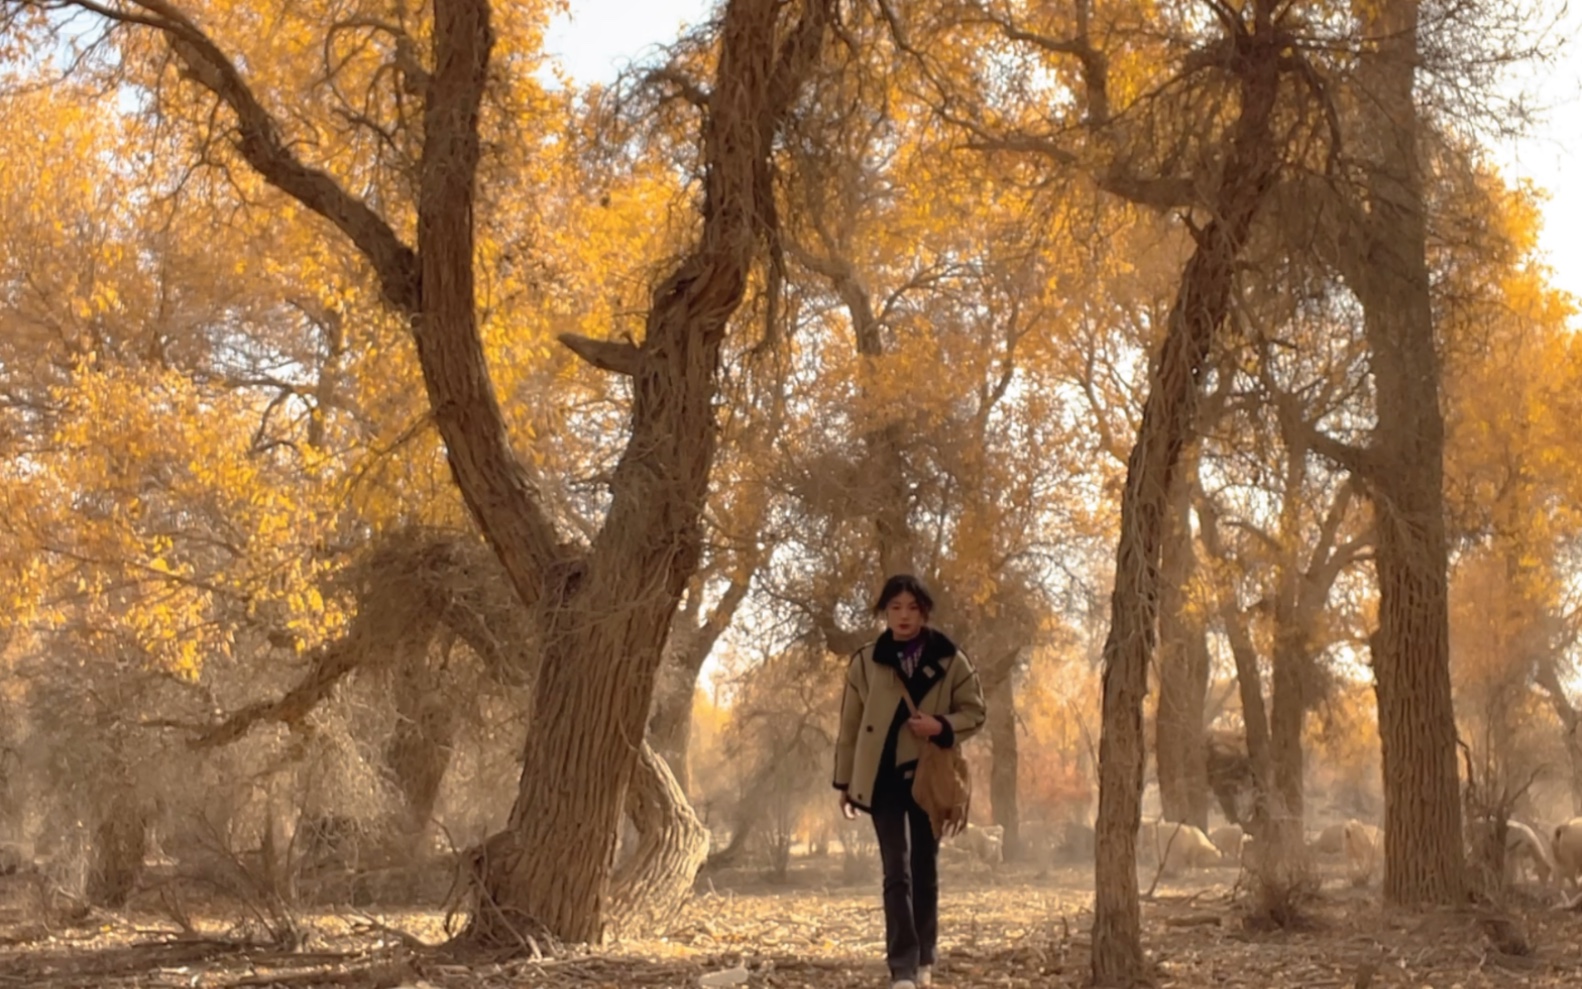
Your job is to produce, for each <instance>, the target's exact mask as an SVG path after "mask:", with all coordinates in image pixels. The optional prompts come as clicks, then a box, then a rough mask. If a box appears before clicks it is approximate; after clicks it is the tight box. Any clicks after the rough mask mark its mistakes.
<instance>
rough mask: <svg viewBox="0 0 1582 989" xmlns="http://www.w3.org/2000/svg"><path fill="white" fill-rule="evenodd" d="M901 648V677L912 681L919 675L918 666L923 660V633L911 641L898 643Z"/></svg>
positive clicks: (919, 633)
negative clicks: (913, 677) (914, 676)
mask: <svg viewBox="0 0 1582 989" xmlns="http://www.w3.org/2000/svg"><path fill="white" fill-rule="evenodd" d="M898 645H899V646H900V650H901V654H900V666H901V675H902V676H904V677H906V678H908V679H911V677H912V676H913V675H914V674H916V673H917V664H918V663H919V662H920V661H922V659H923V633H922V632H918V633H917V635H915V636H913V637H912V638H911V640H910V641H907V642H901V643H898Z"/></svg>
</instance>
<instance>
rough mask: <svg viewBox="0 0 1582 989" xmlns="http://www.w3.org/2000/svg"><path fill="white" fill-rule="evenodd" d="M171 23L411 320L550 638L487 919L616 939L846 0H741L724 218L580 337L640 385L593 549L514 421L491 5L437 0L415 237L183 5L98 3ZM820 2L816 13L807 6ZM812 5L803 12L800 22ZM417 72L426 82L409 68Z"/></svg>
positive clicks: (462, 468)
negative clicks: (635, 299)
mask: <svg viewBox="0 0 1582 989" xmlns="http://www.w3.org/2000/svg"><path fill="white" fill-rule="evenodd" d="M81 6H82V7H83V8H84V9H90V10H92V11H93V12H95V13H96V14H98V15H100V16H103V17H106V18H108V19H111V20H114V21H118V22H121V23H124V24H128V25H136V26H138V27H144V28H148V29H152V30H155V31H157V32H159V33H160V34H161V35H163V37H164V38H165V39H166V40H167V41H168V42H169V44H170V46H171V51H172V53H173V55H174V56H175V57H176V58H177V59H178V60H179V61H180V62H181V63H182V66H183V77H184V78H186V79H190V80H191V81H192V82H193V83H194V84H196V85H198V86H201V87H203V88H205V89H207V90H208V91H210V92H211V93H213V94H214V95H215V96H216V97H217V98H218V99H219V100H221V101H222V102H223V103H224V105H225V106H226V107H227V108H228V109H229V111H230V113H231V114H232V115H233V116H234V125H235V133H236V139H235V142H234V146H235V149H236V152H237V154H239V155H240V156H241V157H242V159H244V160H245V161H246V162H247V163H248V164H249V165H251V166H252V167H253V168H255V169H256V170H257V171H258V173H259V174H260V175H261V176H262V177H263V178H264V179H265V180H266V181H267V182H269V183H270V184H271V185H273V186H275V187H276V188H278V189H280V190H281V191H282V192H284V193H285V194H286V195H288V196H290V197H292V198H294V199H296V200H297V201H298V202H300V203H302V204H303V205H304V206H305V207H307V208H308V209H310V210H312V211H314V212H316V213H317V214H319V215H320V216H322V217H323V218H324V219H325V220H327V221H328V222H329V223H331V224H332V225H333V226H335V227H336V228H338V229H339V230H340V231H341V232H342V233H343V234H344V235H345V236H346V237H347V238H348V239H349V240H350V241H351V242H352V243H353V244H354V245H355V246H356V247H357V249H358V250H359V251H360V252H361V253H362V254H363V256H364V257H365V258H366V259H367V261H368V263H369V265H370V266H371V267H372V269H373V272H374V274H375V276H376V277H377V279H378V282H379V286H380V290H381V292H382V294H383V295H384V297H385V299H386V300H387V301H388V302H389V303H390V305H391V306H392V308H394V309H395V310H396V311H397V312H399V313H401V314H402V315H403V316H404V317H406V318H408V319H409V320H410V323H411V329H412V337H413V341H414V343H415V345H416V349H417V355H418V361H419V364H420V365H421V367H422V371H423V380H424V384H425V386H426V388H427V391H428V398H429V405H430V407H431V410H432V412H433V418H434V423H435V425H436V427H437V429H438V431H439V433H440V435H441V437H442V438H443V439H444V442H445V448H446V454H447V458H448V462H449V465H450V468H451V472H452V474H453V475H454V476H455V479H456V482H457V486H458V488H459V489H460V491H461V494H462V497H463V500H464V501H465V502H466V504H467V507H468V509H469V511H470V512H471V514H472V516H473V517H474V519H476V521H477V522H478V525H479V528H480V529H481V530H482V532H483V535H484V537H485V538H486V539H487V541H488V542H489V544H490V546H491V547H492V548H493V550H494V552H495V554H496V555H497V556H498V557H499V559H500V562H501V564H502V565H503V566H504V567H505V570H506V572H507V573H508V574H509V575H510V578H511V583H512V586H513V587H514V588H515V589H516V591H517V592H518V594H519V595H520V596H521V598H522V600H523V602H524V603H525V604H526V605H527V606H528V607H530V608H537V609H538V611H539V612H540V616H541V627H542V629H543V630H544V646H543V669H542V671H541V683H540V689H539V690H538V691H537V692H536V694H535V704H534V714H535V717H534V719H533V735H532V738H531V739H530V741H529V745H528V750H527V752H526V755H525V757H524V760H523V763H524V769H523V777H522V784H521V788H520V791H519V793H518V798H517V803H516V807H515V808H514V810H513V813H512V815H511V820H510V824H509V828H510V830H509V831H508V832H506V833H505V835H504V836H503V837H501V836H496V838H494V839H491V840H490V841H489V842H486V843H485V845H486V849H485V850H486V852H487V851H495V852H504V853H505V854H494V855H488V854H486V855H485V856H484V861H483V862H482V863H480V865H481V866H482V867H483V869H484V872H485V875H484V877H483V883H482V888H481V890H480V894H481V896H480V902H482V903H485V904H488V906H489V909H486V910H481V911H479V912H477V913H475V914H474V916H473V918H472V926H471V928H470V931H471V934H472V935H473V936H474V937H477V938H480V939H482V940H485V941H490V940H496V941H503V942H504V943H508V944H512V945H522V944H524V943H525V942H524V940H523V938H522V937H521V934H522V932H523V929H524V928H525V927H528V926H533V925H538V926H540V927H542V928H545V929H547V930H549V931H550V932H552V933H553V934H555V935H557V936H559V937H561V938H564V939H567V940H573V941H592V940H598V938H599V936H600V933H601V931H602V927H603V923H604V914H603V909H604V905H605V902H606V899H607V895H606V894H607V889H606V887H607V884H608V880H609V874H610V859H611V852H612V851H613V848H614V840H615V832H616V827H617V824H618V820H619V816H620V813H621V810H622V808H623V806H624V801H625V792H626V787H627V784H628V782H629V780H630V777H631V774H632V770H633V767H634V765H635V763H636V760H637V747H636V741H637V740H638V739H640V738H641V737H642V734H643V728H644V724H645V722H646V720H647V717H648V712H649V704H650V700H651V693H652V690H653V681H654V674H655V672H656V670H657V668H658V664H659V659H660V651H661V646H662V644H663V642H664V640H665V635H666V630H667V626H668V623H669V621H670V618H671V616H672V614H673V612H674V610H675V606H676V601H677V598H678V597H679V595H680V593H681V588H682V587H683V586H684V584H685V581H686V579H687V578H688V577H689V576H690V575H691V573H692V571H693V570H694V569H695V568H696V566H697V557H698V526H699V518H700V516H701V513H702V510H703V503H704V496H705V494H706V492H707V485H708V474H709V468H710V465H711V463H712V459H713V454H714V445H715V432H716V426H715V422H714V417H713V409H712V403H713V402H714V399H715V396H716V392H717V387H718V376H717V372H718V364H719V356H720V351H721V345H722V341H723V339H724V335H725V330H726V326H727V323H728V321H729V320H730V318H731V316H732V314H733V313H734V312H735V311H736V309H737V307H738V306H739V304H740V302H741V300H742V297H743V295H744V293H745V289H746V285H747V280H748V273H749V271H750V269H751V268H752V266H753V264H754V263H755V262H756V260H757V258H758V256H759V254H760V248H761V246H762V244H763V242H764V237H765V234H766V227H767V226H768V225H770V224H772V222H773V215H774V190H773V174H772V168H771V157H772V154H773V150H774V143H775V138H776V135H777V133H778V131H779V128H780V125H781V123H782V122H783V120H784V118H785V115H786V113H787V112H788V110H789V109H790V107H791V105H792V104H793V103H794V102H795V100H796V99H797V97H798V95H799V94H800V92H801V90H802V87H803V84H804V82H805V81H806V79H807V77H808V75H809V73H810V72H811V69H812V67H813V65H814V64H815V63H816V61H817V58H818V55H819V52H820V50H821V48H822V45H823V39H824V35H825V33H826V31H825V29H826V27H827V25H828V23H829V21H830V18H831V16H832V14H833V8H834V0H804V3H802V4H801V5H800V6H798V7H793V6H792V5H790V4H786V3H782V2H780V0H730V2H728V3H727V4H726V7H725V11H724V13H723V16H722V18H721V31H720V37H721V42H720V44H721V50H720V57H719V60H718V62H717V66H716V72H715V82H714V85H713V87H712V89H711V90H710V95H709V99H708V101H707V102H708V106H707V108H706V110H705V113H706V116H707V122H706V124H705V127H704V133H703V142H702V143H703V152H702V159H703V163H704V175H703V181H702V187H703V206H702V222H701V225H700V229H699V231H698V237H697V240H696V242H695V243H694V244H693V245H691V248H690V249H689V251H688V252H687V253H686V255H685V256H684V258H683V260H682V261H681V262H680V264H679V265H678V266H677V268H676V269H675V270H674V272H673V273H672V274H671V276H670V277H669V278H667V279H666V280H665V281H664V282H663V283H662V284H661V285H660V286H659V287H658V288H657V290H656V291H655V293H654V296H653V306H652V309H651V311H650V314H649V319H648V324H647V327H646V333H645V336H644V339H643V341H642V343H641V344H640V345H627V344H618V343H612V342H609V341H593V340H588V339H586V338H581V337H575V336H569V335H568V336H565V337H563V338H562V340H563V342H565V343H566V344H567V346H568V347H570V348H571V349H573V350H574V351H576V352H577V353H578V354H579V355H580V356H582V357H584V358H585V359H587V360H589V361H590V362H592V363H594V364H595V365H596V366H598V367H600V368H603V369H605V370H608V371H611V372H614V373H619V374H623V375H626V376H628V377H630V378H631V379H632V380H631V393H632V396H633V400H632V418H631V434H630V437H629V440H628V443H627V446H626V449H625V451H624V453H623V455H622V457H621V460H620V463H619V464H618V466H617V467H616V469H615V472H614V477H613V480H612V483H611V492H610V506H609V509H608V513H607V515H606V519H605V522H604V525H603V526H602V527H601V529H600V532H599V534H598V536H597V537H596V538H595V539H594V542H593V545H592V546H591V547H590V549H589V552H588V554H587V558H586V559H585V560H582V561H575V562H574V561H573V559H572V558H573V557H575V556H576V555H577V554H576V552H575V550H574V549H573V548H571V547H569V546H567V545H565V544H563V543H562V541H561V538H560V533H559V532H558V530H557V527H556V524H555V522H554V520H553V519H552V518H551V516H550V514H549V513H548V512H547V511H546V510H545V508H544V505H543V501H542V498H541V497H540V496H539V494H538V492H537V490H536V489H535V486H534V482H533V479H532V476H531V474H530V473H529V472H528V471H527V470H526V469H525V468H524V467H523V465H522V464H521V462H520V461H519V460H518V459H517V457H516V455H515V453H514V451H513V449H512V445H511V441H510V438H509V436H508V435H507V432H506V428H505V420H504V416H503V415H502V414H501V410H500V405H499V401H498V398H497V396H496V394H495V391H494V386H493V383H492V381H491V379H490V375H489V369H488V363H487V361H486V359H485V355H484V350H483V344H482V340H481V337H480V335H479V328H478V304H477V293H476V290H475V289H476V278H475V272H474V264H475V260H476V257H475V254H476V252H475V247H476V244H475V231H474V226H473V224H474V212H475V208H476V191H477V190H476V184H477V174H478V163H479V160H480V151H481V142H480V137H479V132H478V126H479V119H480V115H481V110H482V102H483V93H484V89H485V87H486V85H487V83H488V80H489V77H490V64H489V63H490V51H491V49H492V47H493V32H492V29H491V27H490V9H491V8H490V3H489V0H433V3H432V4H431V5H429V6H430V8H431V9H432V11H433V22H432V41H431V44H432V55H433V57H432V68H431V70H430V71H429V72H428V74H427V77H426V78H424V79H423V80H422V85H421V87H420V88H421V92H422V103H423V116H422V140H423V147H422V154H421V159H420V161H419V163H418V168H417V183H416V184H417V203H416V220H417V222H416V233H417V243H416V246H415V247H413V246H410V245H408V244H406V243H405V242H403V241H402V239H401V237H400V236H399V235H398V234H397V233H396V231H395V229H394V227H393V226H392V224H391V222H390V221H389V220H387V219H386V218H385V217H383V216H381V215H380V214H379V213H378V212H377V211H376V210H375V208H374V207H373V206H372V205H370V203H369V202H366V201H364V200H362V199H359V198H358V197H357V196H355V195H353V194H352V193H350V192H348V191H347V190H346V189H345V188H344V187H343V186H342V185H341V184H340V182H339V181H337V179H336V178H335V177H334V176H332V175H331V174H329V173H327V172H324V171H322V170H319V169H316V168H314V167H312V166H310V165H308V164H306V163H305V162H303V161H302V160H301V159H299V158H298V157H297V156H296V152H295V150H294V148H293V147H292V146H291V144H290V143H288V142H287V141H286V140H285V139H284V138H283V136H282V135H283V134H284V133H286V131H285V129H284V128H282V127H281V126H280V124H279V122H278V121H277V120H275V119H274V118H273V117H272V116H271V114H270V111H269V109H268V108H267V107H266V106H265V105H264V104H263V103H262V102H261V101H260V100H259V99H258V97H257V95H256V94H255V93H254V92H253V91H252V90H251V88H250V86H249V84H248V81H247V77H246V75H245V74H244V72H243V70H242V69H241V68H239V67H238V64H237V62H236V60H234V59H232V58H230V57H228V56H227V54H226V53H225V51H224V50H223V49H222V48H220V47H219V46H218V45H217V44H216V43H215V42H214V41H213V39H211V38H210V37H208V36H207V35H206V34H205V33H204V32H203V30H202V28H201V27H200V26H199V25H198V24H197V23H196V22H195V21H193V20H192V19H191V18H190V17H187V16H186V15H184V14H182V13H181V12H180V11H179V10H178V9H176V8H175V7H174V6H173V5H166V4H155V5H145V6H143V7H140V8H138V11H137V14H136V16H135V17H134V16H133V15H131V14H129V13H127V12H126V11H123V10H119V9H116V8H114V7H111V6H104V5H97V4H87V3H83V4H82V5H81ZM798 11H799V13H798ZM792 18H795V20H794V22H792V21H791V19H792ZM409 81H410V80H409Z"/></svg>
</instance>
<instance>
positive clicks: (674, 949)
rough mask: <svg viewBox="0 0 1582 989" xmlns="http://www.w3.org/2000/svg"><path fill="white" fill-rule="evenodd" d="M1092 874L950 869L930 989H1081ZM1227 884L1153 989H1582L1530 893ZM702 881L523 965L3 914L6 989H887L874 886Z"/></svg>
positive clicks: (1166, 890) (387, 941)
mask: <svg viewBox="0 0 1582 989" xmlns="http://www.w3.org/2000/svg"><path fill="white" fill-rule="evenodd" d="M826 871H828V870H826ZM1091 875H1092V873H1091V871H1090V870H1083V869H1065V870H1055V871H1052V872H1051V871H1048V870H1044V871H1034V870H1032V869H1023V868H1018V867H1011V866H1006V867H1002V868H1000V869H997V870H993V871H992V872H991V871H990V870H987V869H982V870H973V869H970V868H957V869H950V868H946V869H945V871H944V877H943V881H942V892H941V904H940V908H941V934H940V964H939V966H938V968H937V975H936V979H935V984H936V985H938V986H940V987H942V989H950V987H960V989H989V987H995V989H1022V987H1034V986H1038V987H1047V986H1073V987H1075V986H1082V985H1085V984H1086V982H1087V980H1088V951H1089V931H1090V928H1091V925H1092V913H1091V909H1092V892H1091V889H1092V887H1091ZM1235 878H1236V877H1235V872H1234V870H1231V869H1208V870H1201V871H1199V872H1195V873H1188V874H1183V875H1181V876H1177V877H1174V879H1173V880H1167V881H1166V882H1163V883H1161V884H1160V887H1159V890H1158V892H1157V893H1156V895H1155V896H1154V897H1153V898H1152V899H1150V900H1145V901H1144V903H1143V907H1142V911H1143V929H1144V947H1145V949H1146V950H1147V951H1148V954H1149V957H1150V960H1151V962H1152V964H1153V966H1154V977H1155V982H1156V984H1157V985H1158V986H1160V987H1161V989H1169V987H1180V989H1199V987H1202V989H1207V987H1211V986H1213V987H1219V986H1228V987H1232V989H1240V987H1245V989H1267V987H1270V986H1279V987H1285V986H1290V987H1303V989H1384V987H1391V989H1394V987H1402V989H1485V987H1516V986H1521V987H1533V989H1550V987H1554V989H1559V987H1562V986H1564V987H1574V986H1577V985H1582V913H1578V912H1576V911H1572V910H1563V909H1560V908H1558V907H1557V906H1555V905H1552V904H1551V903H1546V902H1543V900H1542V898H1541V897H1534V896H1520V895H1518V896H1517V897H1515V898H1513V899H1514V901H1515V902H1514V903H1513V904H1512V905H1508V906H1507V907H1505V908H1503V909H1501V910H1492V909H1490V908H1472V907H1468V908H1465V909H1460V910H1448V909H1446V910H1429V911H1422V912H1407V911H1398V910H1390V909H1386V908H1384V907H1382V906H1381V905H1380V903H1379V899H1378V895H1377V890H1376V889H1374V890H1368V889H1360V890H1359V889H1355V888H1352V887H1350V886H1349V885H1348V884H1346V883H1345V882H1344V881H1343V880H1342V879H1340V878H1337V877H1330V878H1329V880H1328V881H1326V882H1325V883H1324V885H1323V889H1322V891H1321V892H1320V894H1319V896H1318V898H1317V899H1316V900H1315V901H1314V902H1312V903H1310V904H1308V906H1307V911H1306V916H1307V919H1308V923H1306V924H1305V925H1303V927H1302V928H1301V929H1297V930H1290V931H1281V930H1264V929H1260V928H1259V927H1258V926H1257V925H1254V924H1250V923H1248V922H1247V918H1246V914H1245V910H1244V908H1243V907H1242V905H1241V904H1240V902H1239V900H1238V899H1237V897H1236V896H1235V891H1234V889H1233V887H1234V883H1235ZM707 885H708V886H709V888H708V889H706V890H705V891H704V892H700V893H699V894H698V895H696V896H695V897H694V898H693V900H692V901H691V902H690V903H689V904H688V905H687V906H686V907H685V908H684V910H683V911H682V912H681V914H680V915H679V916H678V917H676V918H675V919H674V920H673V921H672V922H671V923H670V924H669V925H667V927H666V928H665V929H664V930H662V931H658V932H655V933H654V934H653V935H651V936H649V937H644V938H637V939H629V940H625V941H620V942H617V943H613V944H609V945H605V946H603V947H601V948H582V949H572V950H568V951H566V952H564V953H562V954H560V955H558V956H556V957H552V958H544V959H538V960H533V961H529V960H497V959H478V958H476V957H467V956H464V955H460V954H458V953H457V952H456V951H454V950H452V949H450V948H448V947H447V946H446V944H445V939H446V934H445V930H444V923H443V917H442V916H441V915H440V914H437V913H432V912H422V911H390V912H368V913H358V912H350V911H349V912H346V913H342V914H335V913H323V914H309V915H304V916H303V917H302V918H301V920H302V925H303V928H304V929H305V930H306V931H307V932H308V937H307V939H306V945H305V947H304V948H302V949H299V950H297V951H281V950H278V949H276V948H272V947H270V946H269V945H267V944H264V943H260V942H258V941H256V940H249V939H248V937H247V936H246V931H245V929H242V928H238V927H236V926H235V925H228V924H226V923H223V922H221V921H212V922H204V923H198V924H195V925H194V926H193V929H192V930H190V931H186V932H182V931H177V930H175V929H173V927H172V925H170V924H169V922H168V921H161V919H160V918H159V917H158V916H156V915H154V914H152V913H138V912H136V911H132V912H126V913H101V912H94V913H92V914H90V915H88V916H86V917H84V918H80V919H79V920H78V921H77V922H76V923H74V924H67V925H57V926H55V927H53V928H51V927H47V926H46V925H44V924H42V923H41V922H40V920H39V918H38V916H37V915H36V911H28V910H26V909H24V908H20V907H16V906H13V907H11V908H9V909H0V989H6V987H9V986H29V987H39V989H68V987H72V989H75V987H79V986H81V987H88V986H105V987H116V989H132V987H138V989H145V987H146V989H155V987H158V989H165V987H169V989H177V987H185V989H199V987H243V986H248V987H252V986H258V987H268V986H277V987H282V989H285V987H291V989H316V987H331V986H335V987H359V989H508V987H509V989H528V987H542V989H583V987H590V989H615V987H627V986H633V987H683V986H684V987H698V986H700V985H701V986H715V985H718V986H736V985H740V986H747V987H749V989H750V987H756V986H762V987H774V989H802V987H821V989H855V987H883V986H885V985H886V972H885V966H884V963H883V954H884V915H883V911H882V908H881V906H880V902H879V889H878V882H877V879H874V880H871V881H865V882H862V883H860V884H850V883H842V882H840V881H839V877H838V875H834V874H831V875H828V876H821V874H820V873H819V872H817V871H816V870H813V869H805V870H803V871H801V872H799V873H797V874H796V875H795V876H794V877H793V881H792V882H791V883H790V884H783V885H774V884H771V883H768V882H766V881H763V880H761V879H758V878H756V877H750V876H736V877H731V878H727V877H724V876H719V877H715V878H713V879H712V880H709V881H707ZM1145 885H1146V883H1145ZM705 979H706V980H707V981H704V980H705Z"/></svg>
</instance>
